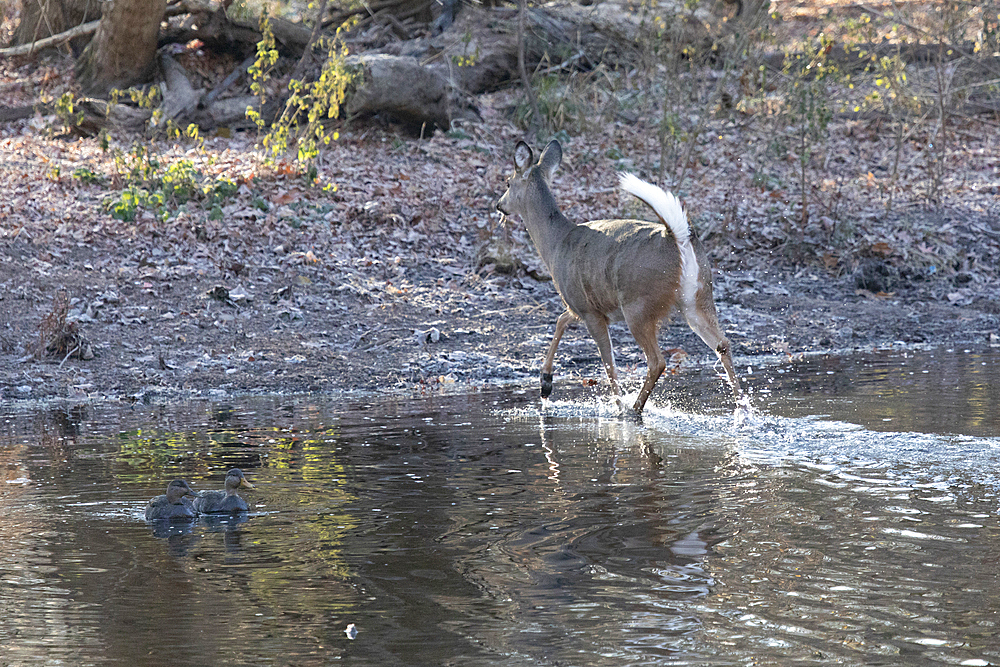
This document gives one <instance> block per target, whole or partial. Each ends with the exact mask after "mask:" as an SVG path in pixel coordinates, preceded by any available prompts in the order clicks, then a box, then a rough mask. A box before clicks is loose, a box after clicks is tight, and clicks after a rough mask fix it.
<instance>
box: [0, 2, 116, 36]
mask: <svg viewBox="0 0 1000 667" xmlns="http://www.w3.org/2000/svg"><path fill="white" fill-rule="evenodd" d="M100 15H101V10H100V3H98V2H93V1H91V2H90V3H89V4H88V2H87V0H24V1H23V3H22V8H21V20H20V22H19V23H18V24H17V28H15V29H14V35H13V39H12V40H11V44H12V45H20V44H31V43H32V42H37V41H38V40H40V39H45V38H46V37H51V36H52V35H58V34H59V33H61V32H64V31H66V30H69V29H71V28H73V27H75V26H77V25H79V24H81V23H86V22H87V21H93V20H95V19H97V18H99V17H100Z"/></svg>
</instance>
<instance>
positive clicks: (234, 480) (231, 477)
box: [226, 468, 254, 491]
mask: <svg viewBox="0 0 1000 667" xmlns="http://www.w3.org/2000/svg"><path fill="white" fill-rule="evenodd" d="M252 488H254V486H253V484H251V483H250V482H248V481H247V478H246V477H244V476H243V471H242V470H240V469H239V468H233V469H232V470H230V471H229V472H227V473H226V489H230V490H232V491H235V490H236V489H252Z"/></svg>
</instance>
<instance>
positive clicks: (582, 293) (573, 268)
mask: <svg viewBox="0 0 1000 667" xmlns="http://www.w3.org/2000/svg"><path fill="white" fill-rule="evenodd" d="M559 254H560V255H562V257H563V258H564V259H561V260H560V259H559V258H556V261H555V262H554V264H555V266H552V267H550V269H551V270H552V277H553V279H554V280H555V283H556V288H557V289H558V290H559V293H560V294H561V295H562V297H563V300H564V301H565V302H566V305H567V306H569V308H570V309H571V310H573V312H575V313H576V314H578V315H581V314H584V313H586V312H600V313H603V314H604V315H607V316H608V317H610V318H611V319H617V318H618V317H619V316H620V310H621V308H622V307H623V306H625V305H628V304H629V303H630V302H632V301H634V300H636V299H643V300H645V301H646V302H647V303H649V304H650V307H655V310H657V311H662V314H661V316H664V315H666V313H667V312H668V311H669V310H670V308H672V307H673V305H674V303H675V302H676V298H677V286H678V281H679V279H680V253H679V251H678V249H677V242H676V241H675V240H674V236H673V234H671V233H670V230H669V229H668V228H667V227H666V226H665V225H663V224H662V223H658V222H657V223H654V222H647V221H644V220H594V221H592V222H587V223H584V224H582V225H577V226H576V227H574V228H573V229H572V230H571V231H570V232H569V233H567V234H566V236H565V237H564V238H563V240H562V243H561V244H560V252H559Z"/></svg>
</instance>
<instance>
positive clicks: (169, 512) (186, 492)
mask: <svg viewBox="0 0 1000 667" xmlns="http://www.w3.org/2000/svg"><path fill="white" fill-rule="evenodd" d="M187 496H194V497H197V496H198V494H197V493H195V492H194V489H192V488H191V487H190V486H188V483H187V482H185V481H184V480H183V479H175V480H174V481H172V482H170V484H168V485H167V492H166V494H164V495H162V496H156V497H155V498H153V499H152V500H150V501H149V503H148V504H147V505H146V521H156V520H159V519H193V518H194V517H195V516H197V515H198V513H197V512H196V511H195V509H194V506H193V505H192V503H191V501H190V500H189V499H188V498H187Z"/></svg>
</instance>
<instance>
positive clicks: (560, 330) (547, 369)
mask: <svg viewBox="0 0 1000 667" xmlns="http://www.w3.org/2000/svg"><path fill="white" fill-rule="evenodd" d="M576 321H577V317H576V315H574V314H573V313H571V312H570V311H569V310H567V311H565V312H564V313H563V314H562V315H560V316H559V319H558V320H556V331H555V333H554V334H552V342H551V343H549V350H548V352H546V353H545V361H543V362H542V398H548V397H549V395H550V394H551V393H552V366H553V364H554V363H555V359H556V350H557V349H559V340H560V339H561V338H562V336H563V334H564V333H565V332H566V327H568V326H569V325H570V324H571V323H572V322H576Z"/></svg>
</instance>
